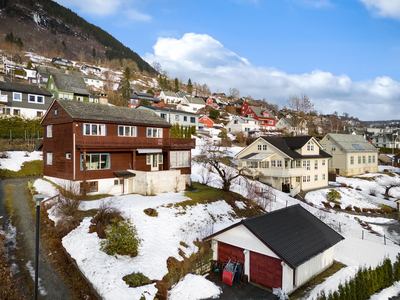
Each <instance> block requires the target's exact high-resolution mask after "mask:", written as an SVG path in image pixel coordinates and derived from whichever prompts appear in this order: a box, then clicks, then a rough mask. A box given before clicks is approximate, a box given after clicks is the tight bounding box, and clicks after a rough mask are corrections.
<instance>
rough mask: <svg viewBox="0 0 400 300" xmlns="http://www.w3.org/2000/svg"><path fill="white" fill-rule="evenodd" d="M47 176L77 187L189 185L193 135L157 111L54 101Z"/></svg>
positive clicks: (113, 189)
mask: <svg viewBox="0 0 400 300" xmlns="http://www.w3.org/2000/svg"><path fill="white" fill-rule="evenodd" d="M41 124H42V126H43V130H44V134H43V175H44V177H45V178H48V179H50V180H52V181H54V182H55V183H57V184H59V185H61V186H62V187H65V188H69V189H73V190H74V191H75V192H77V191H79V192H86V191H88V192H90V193H106V194H114V195H115V194H125V193H140V194H144V195H148V194H155V193H162V192H170V191H174V192H176V191H181V190H184V189H185V184H190V174H191V155H190V150H191V149H193V148H195V140H194V139H184V138H170V135H169V132H170V128H171V124H170V123H168V122H167V121H165V120H164V119H162V118H161V117H159V116H157V115H156V114H155V113H154V112H152V111H147V110H135V109H130V108H127V107H118V106H109V105H104V104H96V103H84V102H77V101H70V100H54V101H53V103H52V104H51V105H50V107H49V109H48V110H47V112H46V114H45V116H44V118H43V120H42V122H41Z"/></svg>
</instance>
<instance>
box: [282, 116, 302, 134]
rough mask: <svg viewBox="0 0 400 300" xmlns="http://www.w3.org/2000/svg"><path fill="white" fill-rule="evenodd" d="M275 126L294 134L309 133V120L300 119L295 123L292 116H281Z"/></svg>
mask: <svg viewBox="0 0 400 300" xmlns="http://www.w3.org/2000/svg"><path fill="white" fill-rule="evenodd" d="M275 128H276V129H277V130H282V131H284V132H285V133H287V134H291V135H293V136H295V135H296V136H298V135H308V129H307V122H306V121H305V120H300V121H299V124H297V125H294V124H293V119H292V118H281V119H279V120H278V122H276V126H275Z"/></svg>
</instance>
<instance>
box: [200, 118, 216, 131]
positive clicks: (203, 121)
mask: <svg viewBox="0 0 400 300" xmlns="http://www.w3.org/2000/svg"><path fill="white" fill-rule="evenodd" d="M199 127H200V128H205V127H207V128H213V127H214V121H213V120H211V119H210V117H208V116H206V115H203V116H200V118H199Z"/></svg>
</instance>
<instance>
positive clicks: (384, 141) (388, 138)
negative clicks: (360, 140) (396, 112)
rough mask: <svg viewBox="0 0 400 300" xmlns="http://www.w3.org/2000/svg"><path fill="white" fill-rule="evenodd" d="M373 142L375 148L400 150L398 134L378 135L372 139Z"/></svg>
mask: <svg viewBox="0 0 400 300" xmlns="http://www.w3.org/2000/svg"><path fill="white" fill-rule="evenodd" d="M371 142H372V144H373V145H374V146H375V147H382V148H394V149H396V148H397V149H399V148H400V137H399V133H398V132H383V133H378V134H376V135H375V136H374V137H373V138H371Z"/></svg>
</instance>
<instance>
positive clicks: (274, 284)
mask: <svg viewBox="0 0 400 300" xmlns="http://www.w3.org/2000/svg"><path fill="white" fill-rule="evenodd" d="M281 261H282V260H280V259H276V258H273V257H270V256H267V255H263V254H260V253H257V252H250V278H249V280H250V281H251V282H254V283H257V284H260V285H263V286H265V287H267V288H270V289H273V288H281V287H282V265H281Z"/></svg>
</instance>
